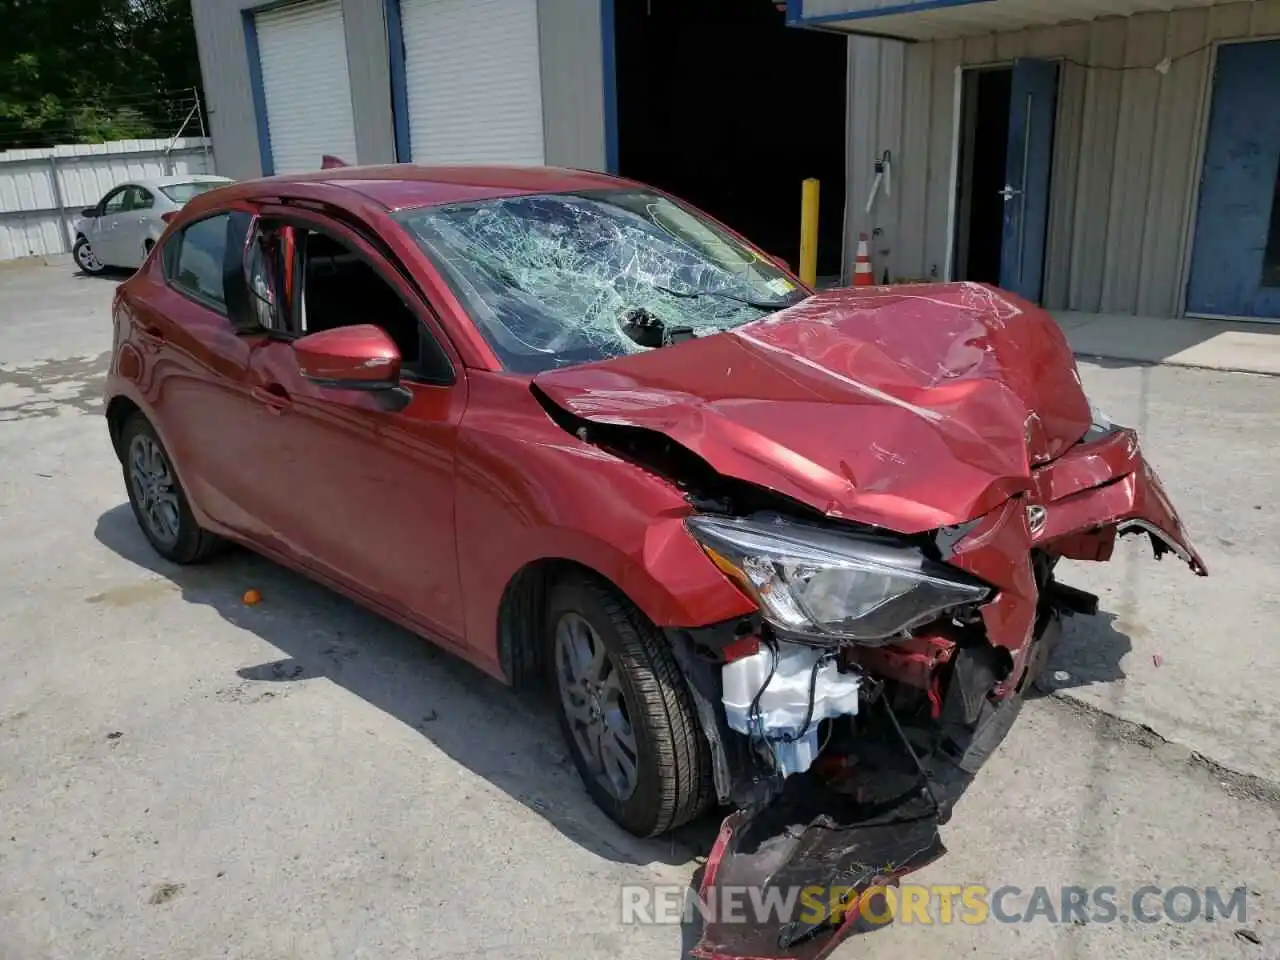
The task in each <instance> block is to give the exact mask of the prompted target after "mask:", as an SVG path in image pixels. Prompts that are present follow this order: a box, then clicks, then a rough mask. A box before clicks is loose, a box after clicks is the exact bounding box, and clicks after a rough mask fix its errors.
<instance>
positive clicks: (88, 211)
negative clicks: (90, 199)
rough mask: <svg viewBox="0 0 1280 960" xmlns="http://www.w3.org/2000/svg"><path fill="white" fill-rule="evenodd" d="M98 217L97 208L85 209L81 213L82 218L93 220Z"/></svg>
mask: <svg viewBox="0 0 1280 960" xmlns="http://www.w3.org/2000/svg"><path fill="white" fill-rule="evenodd" d="M97 215H98V208H97V207H85V208H84V209H83V210H81V211H80V216H82V217H88V218H89V219H91V220H92V219H93V218H94V217H96V216H97Z"/></svg>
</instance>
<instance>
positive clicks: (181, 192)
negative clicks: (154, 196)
mask: <svg viewBox="0 0 1280 960" xmlns="http://www.w3.org/2000/svg"><path fill="white" fill-rule="evenodd" d="M221 186H225V184H224V183H223V181H221V180H213V181H209V180H200V181H196V182H194V183H169V184H165V185H164V186H163V187H161V188H160V192H161V193H163V194H164V195H165V196H166V197H168V198H169V199H170V200H172V201H173V202H174V203H186V202H187V201H188V200H190V199H192V198H193V197H198V196H200V194H202V193H208V192H209V191H210V190H216V189H217V188H218V187H221Z"/></svg>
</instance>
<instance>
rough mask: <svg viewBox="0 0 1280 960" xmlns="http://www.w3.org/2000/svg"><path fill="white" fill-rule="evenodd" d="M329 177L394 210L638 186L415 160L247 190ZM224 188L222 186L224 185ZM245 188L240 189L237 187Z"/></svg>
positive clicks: (577, 175)
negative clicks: (432, 164) (420, 163)
mask: <svg viewBox="0 0 1280 960" xmlns="http://www.w3.org/2000/svg"><path fill="white" fill-rule="evenodd" d="M290 183H327V184H332V185H334V186H338V187H343V188H346V189H348V190H353V191H355V192H357V193H360V194H362V195H363V196H365V197H367V198H368V199H370V200H373V201H374V202H376V203H379V204H381V205H382V206H384V207H386V208H387V209H389V210H402V209H407V208H412V207H429V206H437V205H439V204H442V203H458V202H465V201H468V200H489V199H494V198H498V197H515V196H520V195H522V194H530V193H572V192H575V191H580V190H610V189H618V188H621V187H627V186H634V184H632V182H631V181H629V180H623V179H620V178H618V177H611V176H609V175H607V174H603V173H592V172H590V171H587V170H568V169H564V168H561V167H516V166H478V165H477V166H448V167H444V166H442V167H419V166H416V165H414V164H409V163H396V164H387V165H385V166H367V167H332V168H330V169H328V170H317V171H315V172H313V173H303V174H289V175H284V176H278V177H266V178H264V179H261V180H253V181H248V182H245V183H242V184H241V187H242V188H243V192H244V194H245V195H246V196H251V195H262V194H264V193H270V190H264V189H263V188H265V187H267V186H268V185H276V184H278V185H281V186H283V185H287V184H290ZM220 192H221V191H220ZM239 192H240V191H239V190H237V193H239Z"/></svg>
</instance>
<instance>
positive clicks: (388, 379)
mask: <svg viewBox="0 0 1280 960" xmlns="http://www.w3.org/2000/svg"><path fill="white" fill-rule="evenodd" d="M293 352H294V355H295V356H296V357H297V359H298V372H299V373H301V374H302V375H303V376H304V377H306V378H307V379H308V380H310V381H311V382H312V383H314V384H316V385H317V386H321V387H330V388H332V389H334V390H361V391H365V392H371V393H377V394H379V395H380V397H381V399H382V400H383V405H384V406H385V407H386V408H388V409H393V410H401V409H403V408H404V407H405V406H406V405H407V404H408V402H409V401H410V400H411V399H412V398H413V394H411V393H410V392H409V391H408V390H407V389H405V388H404V387H402V386H400V350H399V349H398V348H397V347H396V345H395V343H394V342H393V341H392V339H391V338H390V337H389V336H387V334H386V331H385V330H383V329H382V328H381V327H375V326H373V324H369V323H365V324H360V325H359V326H354V327H338V328H336V329H334V330H321V331H319V332H318V333H312V334H308V335H307V336H305V337H301V338H299V339H298V340H295V341H294V343H293Z"/></svg>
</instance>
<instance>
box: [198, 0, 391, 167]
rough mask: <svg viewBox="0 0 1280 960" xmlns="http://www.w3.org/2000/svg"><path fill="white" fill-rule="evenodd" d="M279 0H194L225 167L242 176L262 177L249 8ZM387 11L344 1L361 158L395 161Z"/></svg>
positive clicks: (213, 124) (377, 3) (213, 125)
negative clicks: (248, 36)
mask: <svg viewBox="0 0 1280 960" xmlns="http://www.w3.org/2000/svg"><path fill="white" fill-rule="evenodd" d="M272 3H273V0H191V11H192V15H193V17H194V19H195V28H196V45H197V49H198V52H199V55H200V74H201V77H202V79H203V83H204V93H205V102H206V104H207V105H208V107H209V129H210V133H211V135H212V137H213V145H214V152H215V154H216V155H217V160H218V169H219V171H220V172H222V173H224V174H225V175H226V176H229V177H235V178H236V179H238V180H244V179H249V178H252V177H259V176H261V175H262V165H261V162H260V160H259V153H258V129H257V121H256V119H255V117H254V112H253V93H252V90H251V88H250V83H249V58H248V54H247V51H246V47H245V36H244V16H243V13H244V11H253V10H255V9H257V8H258V7H262V6H266V5H270V4H272ZM384 9H385V0H342V20H343V27H344V30H345V32H346V42H347V64H348V69H349V71H350V78H351V91H350V99H351V102H352V104H353V112H354V121H355V136H356V149H355V154H356V160H358V162H360V163H391V162H393V161H394V160H395V158H396V156H395V134H394V127H393V119H392V112H391V82H390V77H389V68H388V58H387V30H386V19H385V15H384Z"/></svg>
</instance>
